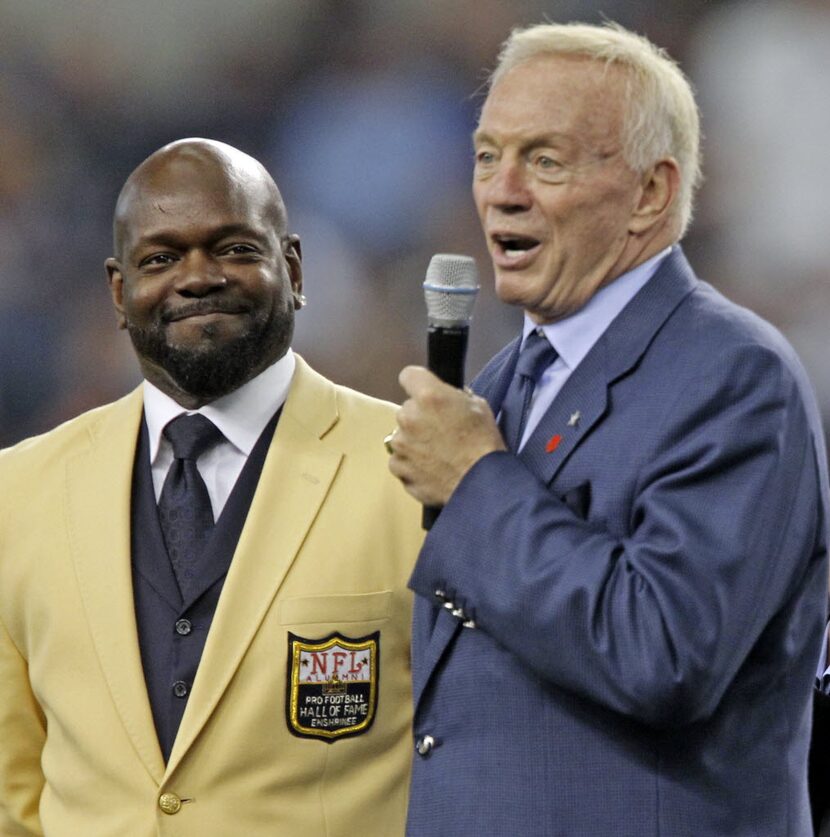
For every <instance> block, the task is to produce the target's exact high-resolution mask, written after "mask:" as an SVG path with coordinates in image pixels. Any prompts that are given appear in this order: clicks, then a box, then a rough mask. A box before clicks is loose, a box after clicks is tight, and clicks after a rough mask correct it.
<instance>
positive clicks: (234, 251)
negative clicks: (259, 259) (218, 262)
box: [219, 242, 260, 258]
mask: <svg viewBox="0 0 830 837" xmlns="http://www.w3.org/2000/svg"><path fill="white" fill-rule="evenodd" d="M219 255H220V256H236V257H237V258H240V257H241V258H253V257H255V256H258V255H260V251H259V249H258V248H256V247H254V245H253V244H245V243H242V242H237V243H235V244H229V245H228V246H227V247H223V248H222V249H221V250H220V252H219Z"/></svg>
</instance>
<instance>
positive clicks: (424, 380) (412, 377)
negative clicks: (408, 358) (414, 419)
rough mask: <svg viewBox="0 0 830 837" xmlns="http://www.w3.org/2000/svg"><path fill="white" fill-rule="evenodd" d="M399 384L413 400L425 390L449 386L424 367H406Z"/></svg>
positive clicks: (400, 376) (399, 376) (402, 371)
mask: <svg viewBox="0 0 830 837" xmlns="http://www.w3.org/2000/svg"><path fill="white" fill-rule="evenodd" d="M398 383H399V384H400V385H401V386H402V387H403V390H404V392H406V394H407V395H409V396H410V397H411V398H417V397H418V396H419V395H420V394H421V393H423V391H424V390H425V389H430V388H432V387H435V386H438V387H442V386H447V385H446V384H445V383H443V381H441V379H440V378H439V377H438V376H437V375H433V373H432V372H430V371H429V369H425V368H424V367H423V366H405V367H404V368H403V369H402V370H401V373H400V375H398Z"/></svg>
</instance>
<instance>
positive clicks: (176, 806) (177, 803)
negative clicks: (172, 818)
mask: <svg viewBox="0 0 830 837" xmlns="http://www.w3.org/2000/svg"><path fill="white" fill-rule="evenodd" d="M181 807H182V801H181V799H179V797H178V796H176V794H175V793H163V794H162V795H161V796H160V797H159V808H161V810H162V811H164V813H165V814H178V813H179V811H180V810H181Z"/></svg>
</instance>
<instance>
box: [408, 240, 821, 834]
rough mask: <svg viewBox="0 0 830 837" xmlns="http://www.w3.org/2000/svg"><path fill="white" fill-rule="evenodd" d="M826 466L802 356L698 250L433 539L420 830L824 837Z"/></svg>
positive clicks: (672, 270) (425, 575)
mask: <svg viewBox="0 0 830 837" xmlns="http://www.w3.org/2000/svg"><path fill="white" fill-rule="evenodd" d="M517 352H518V341H515V342H514V343H513V344H511V345H510V346H508V347H506V348H505V349H504V350H503V351H502V352H501V353H500V354H499V355H497V356H496V357H495V358H494V359H493V360H492V361H491V362H490V363H489V364H488V366H487V367H486V368H485V369H484V371H483V372H482V373H481V375H480V376H479V378H478V380H477V382H476V384H475V387H476V388H477V390H478V391H479V392H480V393H481V394H483V395H484V396H485V397H486V398H487V399H488V400H489V402H490V404H491V406H492V408H493V409H494V411H497V410H498V408H499V404H500V402H501V399H502V398H503V397H504V392H505V390H506V388H507V384H508V382H509V380H510V377H511V374H512V370H513V367H514V366H515V362H516V356H517ZM577 413H578V417H577V419H573V417H574V416H575V414H577ZM825 462H826V459H825V450H824V443H823V440H822V436H821V429H820V423H819V420H818V414H817V410H816V408H815V404H814V401H813V397H812V394H811V392H810V388H809V385H808V384H807V381H806V379H805V376H804V372H803V370H802V367H801V365H800V363H799V362H798V360H797V358H796V357H795V355H794V353H793V352H792V350H791V348H790V347H789V346H788V345H787V343H786V342H785V341H784V339H783V338H782V337H781V336H780V335H779V334H778V333H777V332H776V331H775V330H774V329H773V328H772V327H770V326H769V325H767V324H766V323H764V322H763V321H761V320H760V319H758V318H757V317H756V316H754V315H753V314H751V313H750V312H748V311H746V310H744V309H741V308H739V307H737V306H735V305H733V304H732V303H730V302H728V301H727V300H726V299H724V298H723V297H722V296H721V295H720V294H718V293H717V292H716V291H715V290H713V289H712V288H711V287H709V286H708V285H706V284H704V283H702V282H699V281H698V280H697V279H696V278H695V276H694V274H693V273H692V270H691V268H690V267H689V265H688V263H687V262H686V260H685V258H684V256H683V254H682V252H681V251H680V248H675V250H674V251H673V252H672V253H671V255H670V256H669V257H668V258H667V259H666V260H665V261H664V262H663V264H662V265H661V267H660V269H659V270H658V272H657V274H656V275H655V276H654V277H653V279H652V280H651V281H650V282H649V283H648V284H647V285H646V286H645V287H644V288H643V289H642V290H641V291H640V292H639V293H638V294H637V296H636V297H635V298H634V299H633V300H632V301H631V303H630V304H629V305H628V306H627V307H626V308H625V309H624V310H623V311H622V312H621V314H620V315H619V316H618V317H617V318H616V320H615V321H614V322H613V323H612V324H611V326H610V327H609V328H608V330H607V331H606V333H605V334H604V335H603V336H602V337H601V338H600V340H599V341H598V342H597V344H596V345H595V346H594V347H593V349H592V350H591V351H590V353H589V354H588V355H587V356H586V357H585V359H584V360H583V361H582V363H581V364H580V365H579V367H578V368H577V369H576V370H575V371H574V372H573V374H572V375H571V377H570V378H569V379H568V381H567V383H566V384H565V386H564V388H563V389H562V391H561V392H560V393H559V395H558V396H557V397H556V399H555V401H554V403H553V405H552V406H551V408H550V409H549V411H548V412H547V414H546V415H545V416H544V417H543V419H542V421H541V422H540V424H539V426H538V427H537V428H536V429H535V431H534V432H533V434H532V436H531V437H530V439H529V441H528V443H527V445H526V446H525V448H524V449H523V451H522V453H521V455H519V456H515V455H513V454H512V453H505V452H499V453H492V454H489V455H487V456H485V457H484V458H482V459H481V460H480V461H479V462H478V463H476V465H475V466H474V467H473V468H472V469H471V471H470V472H469V473H468V474H467V475H466V476H465V477H464V479H463V480H462V482H461V484H460V485H459V486H458V488H457V489H456V491H455V492H454V494H453V496H452V497H451V499H450V501H449V503H448V504H447V506H446V507H445V508H444V510H443V512H442V513H441V515H440V517H439V519H438V521H437V523H436V524H435V526H434V527H433V529H432V530H431V532H430V533H429V535H428V536H427V538H426V542H425V545H424V547H423V550H422V551H421V554H420V556H419V559H418V562H417V565H416V568H415V571H414V574H413V576H412V579H411V581H410V586H411V587H412V589H413V590H414V591H415V592H416V593H417V594H418V595H417V596H416V611H415V620H414V635H413V679H414V699H415V701H416V704H415V713H416V714H415V730H414V732H415V737H416V739H417V740H420V741H422V740H423V738H424V736H431V739H432V741H433V742H434V744H433V746H432V747H431V749H430V748H429V747H428V746H424V745H422V746H421V748H420V749H421V750H422V751H424V754H423V755H416V756H415V764H414V771H413V779H412V788H411V798H410V809H409V823H408V833H409V834H410V835H412V837H425V836H426V835H452V837H464V836H465V835H470V836H471V837H472V835H475V836H476V837H480V835H488V836H489V835H511V837H512V835H521V836H522V837H533V836H534V835H544V837H555V835H561V837H581V835H586V837H587V835H591V837H594V835H597V837H600V835H601V837H652V835H653V837H657V836H658V835H660V837H686V836H688V837H715V836H716V835H717V837H727V835H728V837H744V835H745V837H765V835H769V837H807V835H809V834H810V833H811V826H810V810H809V804H808V798H807V766H806V765H807V748H808V741H809V733H810V697H811V687H812V683H813V676H814V673H815V662H816V659H817V657H818V651H819V645H820V642H821V635H822V630H823V624H824V609H825V601H826V586H827V561H826V559H827V540H828V539H827V520H828V515H827V473H826V464H825ZM436 591H438V593H439V594H440V595H436ZM444 600H446V602H445V601H444ZM445 604H446V605H447V606H446V607H445V606H444V605H445ZM453 611H455V615H453ZM469 620H472V621H474V623H475V627H470V628H466V627H463V626H462V621H467V622H468V624H470V621H469Z"/></svg>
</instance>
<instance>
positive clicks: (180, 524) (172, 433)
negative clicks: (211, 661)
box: [158, 413, 224, 598]
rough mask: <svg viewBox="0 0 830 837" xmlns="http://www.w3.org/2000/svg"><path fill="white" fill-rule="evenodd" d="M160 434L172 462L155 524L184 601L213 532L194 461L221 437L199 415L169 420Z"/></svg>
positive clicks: (215, 429) (209, 512)
mask: <svg viewBox="0 0 830 837" xmlns="http://www.w3.org/2000/svg"><path fill="white" fill-rule="evenodd" d="M163 432H164V436H165V438H166V439H167V440H168V441H169V442H170V444H171V445H172V446H173V456H174V459H173V464H172V465H171V466H170V470H169V471H168V472H167V478H166V479H165V480H164V487H163V488H162V490H161V496H160V497H159V502H158V512H159V523H160V524H161V531H162V534H163V535H164V543H165V545H166V547H167V554H168V555H169V557H170V563H171V564H172V565H173V572H174V573H175V574H176V581H178V583H179V589H180V590H181V592H182V595H183V596H184V597H185V598H186V597H187V591H188V590H189V588H190V587H191V585H192V583H193V580H194V579H195V578H196V576H197V574H198V571H199V563H200V559H201V557H202V555H203V553H204V550H205V546H206V545H207V542H208V539H209V537H210V533H211V531H212V530H213V510H212V508H211V505H210V497H209V496H208V492H207V488H206V487H205V482H204V480H203V479H202V476H201V474H200V473H199V470H198V469H197V467H196V460H197V459H198V458H199V457H200V456H201V455H202V454H203V453H204V452H205V451H206V450H207V449H208V448H209V447H211V446H213V445H215V444H216V443H217V442H219V441H221V440H222V439H223V438H224V437H223V436H222V433H221V431H220V430H219V428H218V427H216V425H215V424H213V422H211V421H210V420H209V419H206V418H205V417H204V416H203V415H200V414H199V413H195V414H194V415H190V416H187V415H182V416H179V417H178V418H175V419H173V421H171V422H170V423H169V424H168V425H167V426H166V427H165V428H164V431H163Z"/></svg>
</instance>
